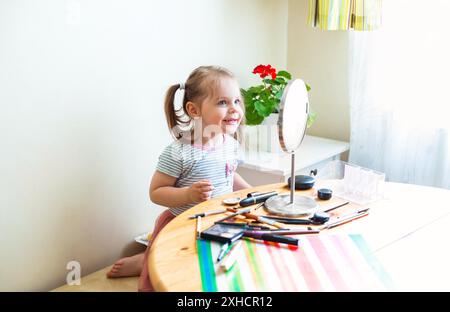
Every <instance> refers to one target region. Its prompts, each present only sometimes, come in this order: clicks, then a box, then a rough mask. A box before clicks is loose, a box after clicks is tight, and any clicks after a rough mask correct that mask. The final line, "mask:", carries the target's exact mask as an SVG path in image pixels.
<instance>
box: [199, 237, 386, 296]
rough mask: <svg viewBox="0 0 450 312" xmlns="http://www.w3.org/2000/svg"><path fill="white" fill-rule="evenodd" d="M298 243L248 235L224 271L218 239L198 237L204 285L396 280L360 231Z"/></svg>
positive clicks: (325, 286) (360, 287)
mask: <svg viewBox="0 0 450 312" xmlns="http://www.w3.org/2000/svg"><path fill="white" fill-rule="evenodd" d="M298 238H299V246H298V247H292V246H290V247H288V246H287V245H280V244H277V243H262V242H260V241H255V240H244V241H243V244H242V247H243V248H242V249H240V251H239V252H240V254H239V257H238V260H237V262H236V263H235V264H234V265H233V267H232V268H231V270H229V271H228V272H224V271H223V270H222V269H221V268H220V267H219V265H218V263H217V262H216V260H215V259H216V258H217V255H218V254H219V249H220V244H219V243H216V242H210V241H204V240H199V241H198V242H197V245H198V253H199V263H200V272H201V279H202V288H203V291H392V290H394V284H393V282H392V280H391V278H390V276H389V274H388V273H387V272H386V270H385V269H384V268H383V266H382V265H381V263H380V262H379V261H378V260H377V259H376V257H375V256H374V255H373V254H372V253H371V252H370V249H369V246H368V244H367V243H366V241H365V240H364V238H363V237H362V236H361V235H356V234H355V235H348V234H335V235H327V234H320V235H307V236H301V237H300V236H298Z"/></svg>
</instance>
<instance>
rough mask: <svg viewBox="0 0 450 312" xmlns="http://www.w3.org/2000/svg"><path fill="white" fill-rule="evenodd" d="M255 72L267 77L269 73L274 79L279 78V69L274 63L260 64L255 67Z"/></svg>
mask: <svg viewBox="0 0 450 312" xmlns="http://www.w3.org/2000/svg"><path fill="white" fill-rule="evenodd" d="M253 73H254V74H259V76H260V77H261V78H266V77H267V76H268V75H270V76H271V77H272V80H274V79H275V78H277V70H276V69H275V68H273V67H272V65H270V64H267V65H258V66H256V67H255V68H254V69H253Z"/></svg>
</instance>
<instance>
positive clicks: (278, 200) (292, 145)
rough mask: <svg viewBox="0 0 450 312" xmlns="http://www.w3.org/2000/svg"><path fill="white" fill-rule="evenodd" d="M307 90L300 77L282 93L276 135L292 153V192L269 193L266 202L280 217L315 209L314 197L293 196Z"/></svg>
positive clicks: (303, 125) (289, 152) (307, 102)
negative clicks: (270, 195) (282, 193)
mask: <svg viewBox="0 0 450 312" xmlns="http://www.w3.org/2000/svg"><path fill="white" fill-rule="evenodd" d="M308 111H309V101H308V91H307V89H306V85H305V83H304V82H303V80H301V79H295V80H291V81H290V82H289V84H288V85H287V86H286V88H285V89H284V92H283V96H282V98H281V102H280V115H279V117H278V138H279V140H280V145H281V148H282V149H283V151H284V152H286V153H288V154H291V181H292V183H291V191H290V194H288V195H286V194H285V195H277V196H272V197H270V198H269V199H268V200H266V202H265V208H266V210H267V211H268V212H269V213H272V214H277V215H283V216H291V217H294V216H304V215H309V214H312V213H314V212H315V211H316V210H317V207H318V206H317V204H316V202H315V200H314V199H313V198H311V197H308V196H302V195H295V152H296V150H298V148H299V147H300V145H301V143H302V141H303V138H304V137H305V134H306V127H307V122H308Z"/></svg>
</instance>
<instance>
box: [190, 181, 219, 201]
mask: <svg viewBox="0 0 450 312" xmlns="http://www.w3.org/2000/svg"><path fill="white" fill-rule="evenodd" d="M213 189H214V186H213V185H212V183H211V181H209V180H200V181H198V182H195V183H193V184H192V185H191V186H190V187H189V188H188V198H189V200H190V201H191V202H194V203H199V202H203V201H205V200H208V199H210V198H211V193H212V190H213Z"/></svg>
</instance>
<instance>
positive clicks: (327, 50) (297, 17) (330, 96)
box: [287, 0, 350, 141]
mask: <svg viewBox="0 0 450 312" xmlns="http://www.w3.org/2000/svg"><path fill="white" fill-rule="evenodd" d="M288 11H289V26H288V40H287V42H288V47H287V67H288V69H289V71H290V72H291V73H292V74H293V76H294V77H299V78H302V79H304V80H305V81H306V82H307V83H308V84H309V85H310V86H311V91H310V92H309V95H310V104H311V107H312V109H313V110H314V111H315V112H316V113H317V119H316V122H315V123H314V124H313V125H312V127H311V128H309V129H308V134H311V135H317V136H322V137H327V138H331V139H337V140H344V141H348V140H349V139H350V108H349V95H348V82H347V79H348V43H349V42H348V41H349V32H347V31H322V30H319V29H314V28H312V27H310V26H309V25H307V17H308V1H307V0H289V9H288Z"/></svg>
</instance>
